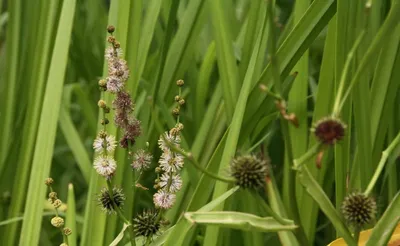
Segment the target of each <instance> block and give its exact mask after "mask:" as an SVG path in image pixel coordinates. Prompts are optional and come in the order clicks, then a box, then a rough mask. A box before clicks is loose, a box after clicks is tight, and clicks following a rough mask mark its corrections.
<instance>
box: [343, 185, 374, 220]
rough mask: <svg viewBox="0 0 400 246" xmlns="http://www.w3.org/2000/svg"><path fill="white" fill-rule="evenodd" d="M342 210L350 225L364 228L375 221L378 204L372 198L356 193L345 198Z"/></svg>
mask: <svg viewBox="0 0 400 246" xmlns="http://www.w3.org/2000/svg"><path fill="white" fill-rule="evenodd" d="M341 210H342V214H343V216H344V218H345V219H346V221H347V222H348V223H349V224H350V225H353V226H357V227H363V226H364V225H367V224H369V223H371V222H372V221H373V220H374V219H375V215H376V202H375V200H374V199H373V198H372V197H368V196H366V195H364V194H363V193H360V192H354V193H350V194H349V195H347V196H346V197H345V198H344V200H343V202H342V206H341Z"/></svg>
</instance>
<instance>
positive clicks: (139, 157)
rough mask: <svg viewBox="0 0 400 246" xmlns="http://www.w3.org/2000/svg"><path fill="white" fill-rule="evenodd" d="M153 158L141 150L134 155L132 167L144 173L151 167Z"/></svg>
mask: <svg viewBox="0 0 400 246" xmlns="http://www.w3.org/2000/svg"><path fill="white" fill-rule="evenodd" d="M152 159H153V156H152V155H151V154H150V153H148V152H147V151H145V150H143V149H139V150H138V151H137V152H136V153H135V154H134V155H133V161H132V164H131V167H132V168H133V169H135V170H136V171H144V170H146V169H148V168H149V167H150V164H151V160H152Z"/></svg>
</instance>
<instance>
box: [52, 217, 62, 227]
mask: <svg viewBox="0 0 400 246" xmlns="http://www.w3.org/2000/svg"><path fill="white" fill-rule="evenodd" d="M51 224H52V225H53V226H54V227H57V228H61V227H63V226H64V219H63V218H61V217H58V216H56V217H53V218H52V219H51Z"/></svg>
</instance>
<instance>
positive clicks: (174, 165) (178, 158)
mask: <svg viewBox="0 0 400 246" xmlns="http://www.w3.org/2000/svg"><path fill="white" fill-rule="evenodd" d="M158 163H159V164H160V167H161V169H162V170H163V171H165V172H167V173H170V172H174V173H175V172H177V171H179V170H180V169H181V168H182V167H183V163H184V161H183V156H182V155H181V154H178V153H173V152H171V151H165V152H164V153H163V154H162V155H161V157H160V160H159V161H158Z"/></svg>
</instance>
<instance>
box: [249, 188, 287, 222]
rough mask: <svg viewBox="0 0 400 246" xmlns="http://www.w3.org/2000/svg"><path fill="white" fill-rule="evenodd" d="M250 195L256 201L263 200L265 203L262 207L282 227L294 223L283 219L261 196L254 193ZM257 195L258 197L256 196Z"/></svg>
mask: <svg viewBox="0 0 400 246" xmlns="http://www.w3.org/2000/svg"><path fill="white" fill-rule="evenodd" d="M250 193H251V194H252V195H253V196H254V198H255V199H256V200H261V201H263V202H262V203H261V206H262V207H263V208H264V209H265V211H266V212H267V213H268V214H269V215H271V216H272V218H274V219H275V220H276V221H278V222H279V223H281V224H282V225H290V224H292V223H293V221H291V220H288V219H285V218H282V217H281V216H280V215H279V214H277V213H276V212H275V211H274V210H273V209H272V208H271V207H270V206H269V205H268V203H267V202H266V201H265V200H264V199H263V198H262V197H261V196H260V194H258V193H257V194H255V193H254V192H251V191H250ZM256 195H257V196H256Z"/></svg>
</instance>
